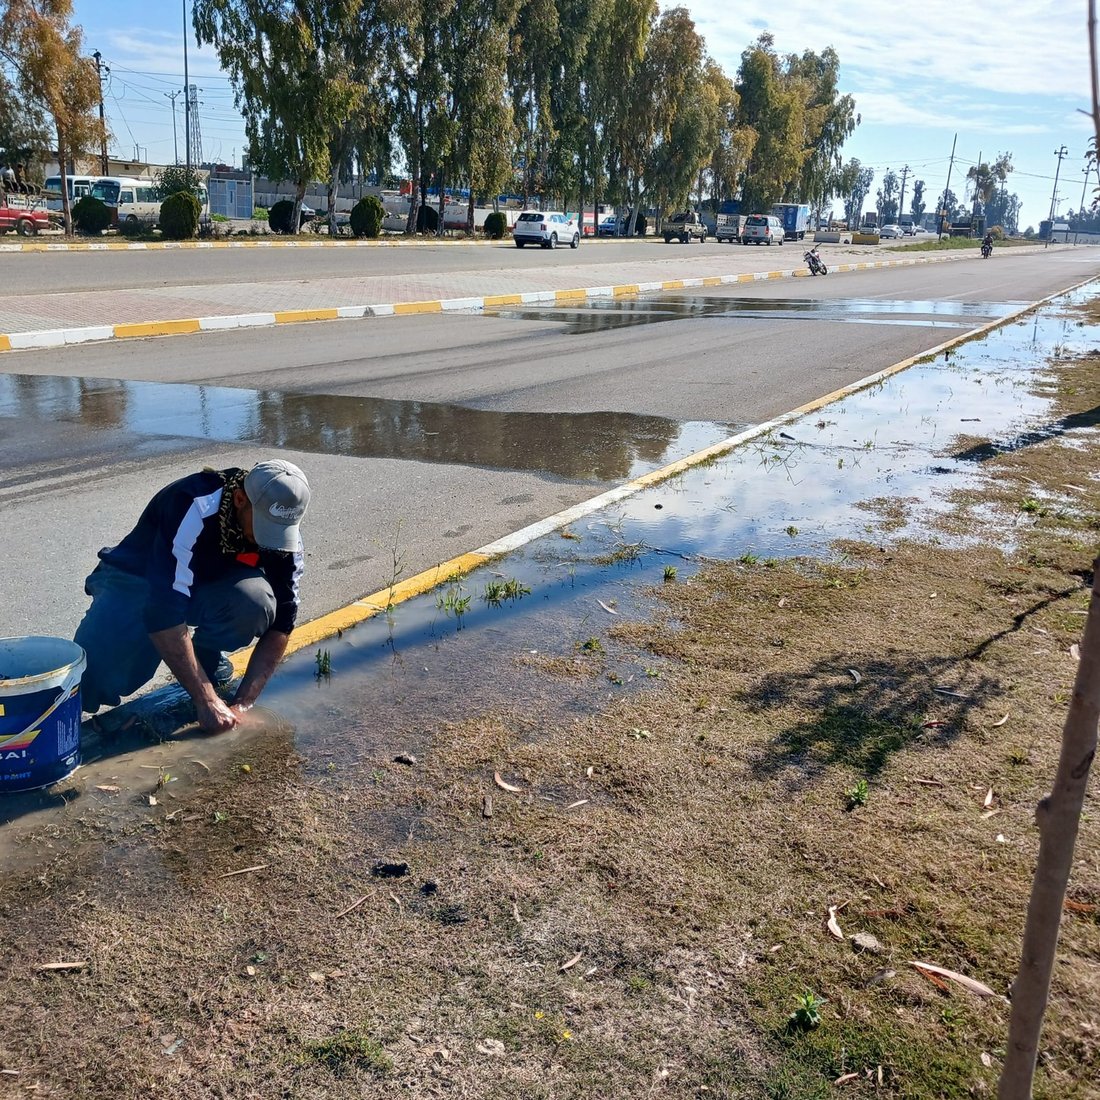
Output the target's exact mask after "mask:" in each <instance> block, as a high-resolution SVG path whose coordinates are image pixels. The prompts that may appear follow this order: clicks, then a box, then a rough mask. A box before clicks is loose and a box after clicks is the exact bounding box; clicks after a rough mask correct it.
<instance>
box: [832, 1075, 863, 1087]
mask: <svg viewBox="0 0 1100 1100" xmlns="http://www.w3.org/2000/svg"><path fill="white" fill-rule="evenodd" d="M858 1076H859V1074H858V1073H845V1074H843V1075H842V1076H841V1077H838V1078H837V1079H836V1080H835V1081H834V1082H833V1084H834V1085H843V1084H846V1083H847V1082H848V1081H854V1080H855V1079H856V1078H857V1077H858Z"/></svg>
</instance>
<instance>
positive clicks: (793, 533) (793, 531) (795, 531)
mask: <svg viewBox="0 0 1100 1100" xmlns="http://www.w3.org/2000/svg"><path fill="white" fill-rule="evenodd" d="M787 534H788V535H789V536H790V537H791V538H792V539H793V538H794V537H795V536H796V535H797V534H798V528H797V527H795V525H794V524H793V523H791V524H788V526H787Z"/></svg>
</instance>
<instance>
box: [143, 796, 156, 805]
mask: <svg viewBox="0 0 1100 1100" xmlns="http://www.w3.org/2000/svg"><path fill="white" fill-rule="evenodd" d="M145 797H146V798H147V799H148V800H149V805H150V806H155V805H156V804H157V796H156V795H155V794H147V795H146V796H145Z"/></svg>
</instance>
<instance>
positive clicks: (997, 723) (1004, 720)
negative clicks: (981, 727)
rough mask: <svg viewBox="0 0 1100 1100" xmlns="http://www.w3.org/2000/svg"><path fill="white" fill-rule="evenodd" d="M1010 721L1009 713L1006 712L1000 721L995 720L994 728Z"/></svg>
mask: <svg viewBox="0 0 1100 1100" xmlns="http://www.w3.org/2000/svg"><path fill="white" fill-rule="evenodd" d="M1007 721H1008V715H1007V714H1006V715H1005V716H1004V717H1003V718H1002V719H1001V720H1000V721H999V722H994V723H993V725H992V727H991V728H992V729H996V728H997V727H998V726H1003V725H1004V724H1005V722H1007Z"/></svg>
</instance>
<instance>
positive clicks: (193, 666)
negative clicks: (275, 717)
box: [149, 623, 240, 733]
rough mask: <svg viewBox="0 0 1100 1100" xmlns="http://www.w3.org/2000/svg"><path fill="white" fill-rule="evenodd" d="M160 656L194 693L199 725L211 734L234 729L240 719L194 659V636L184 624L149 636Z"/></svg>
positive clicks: (190, 691) (188, 690) (179, 679)
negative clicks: (192, 642)
mask: <svg viewBox="0 0 1100 1100" xmlns="http://www.w3.org/2000/svg"><path fill="white" fill-rule="evenodd" d="M149 638H150V640H151V641H152V643H153V645H154V646H156V650H157V652H158V653H159V654H160V656H161V659H162V660H163V661H164V663H165V664H166V665H167V666H168V668H169V669H170V670H171V672H172V674H173V675H174V676H175V678H176V679H177V680H178V681H179V682H180V686H181V687H183V689H184V690H185V691H186V692H187V694H188V695H190V696H191V698H192V700H193V701H194V703H195V710H196V712H197V714H198V719H199V725H200V726H201V727H202V728H203V729H204V730H206V731H207V732H209V733H221V732H222V731H223V730H231V729H232V728H233V727H234V726H236V725H237V724H238V723H239V722H240V715H239V714H235V713H234V712H233V711H232V710H231V709H230V707H229V706H228V705H227V704H226V702H225V700H224V699H222V698H221V696H220V695H218V693H217V690H216V689H215V687H214V685H213V684H212V683H211V682H210V680H209V678H208V677H207V675H206V673H205V672H203V670H202V667H201V666H200V665H199V662H198V661H197V660H196V659H195V650H194V647H193V646H192V645H191V635H190V634H189V633H188V631H187V627H186V625H185V624H183V623H181V624H180V625H179V626H173V627H169V628H168V629H167V630H158V631H156V632H155V633H153V634H150V635H149Z"/></svg>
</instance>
